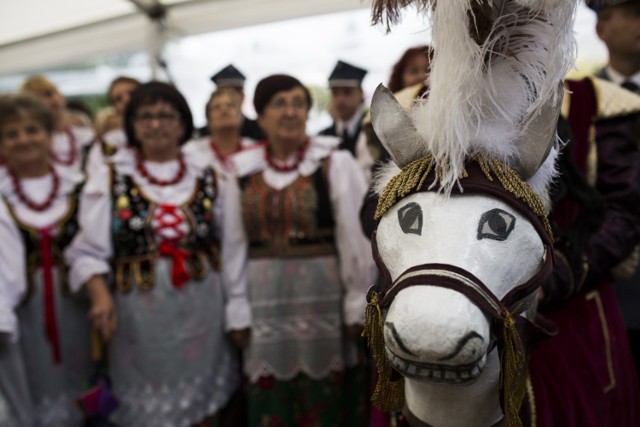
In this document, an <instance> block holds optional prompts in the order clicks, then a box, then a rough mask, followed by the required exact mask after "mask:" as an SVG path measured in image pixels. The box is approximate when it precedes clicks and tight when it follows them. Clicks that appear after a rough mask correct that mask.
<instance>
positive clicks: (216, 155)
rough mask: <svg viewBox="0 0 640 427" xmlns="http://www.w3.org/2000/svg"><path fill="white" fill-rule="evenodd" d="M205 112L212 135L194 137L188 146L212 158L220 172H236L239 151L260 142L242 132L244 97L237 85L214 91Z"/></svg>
mask: <svg viewBox="0 0 640 427" xmlns="http://www.w3.org/2000/svg"><path fill="white" fill-rule="evenodd" d="M205 113H206V115H207V124H208V128H209V134H210V136H207V137H204V138H200V139H198V140H196V141H193V142H192V143H190V144H189V145H188V146H187V147H185V149H186V150H188V151H192V150H193V151H195V152H197V153H198V155H199V156H204V157H208V158H210V163H211V164H213V166H214V168H215V169H216V170H217V171H218V172H220V173H225V174H229V175H233V176H235V175H237V168H236V166H235V159H236V157H237V155H238V154H239V153H240V152H242V151H243V150H247V149H250V148H255V147H256V146H257V145H256V141H254V140H253V139H251V138H247V137H243V136H241V135H240V130H241V128H242V120H243V118H242V97H241V96H240V94H239V93H238V91H237V90H236V89H234V88H230V87H223V88H220V89H218V90H216V91H215V92H213V93H212V94H211V97H210V98H209V102H207V106H206V109H205Z"/></svg>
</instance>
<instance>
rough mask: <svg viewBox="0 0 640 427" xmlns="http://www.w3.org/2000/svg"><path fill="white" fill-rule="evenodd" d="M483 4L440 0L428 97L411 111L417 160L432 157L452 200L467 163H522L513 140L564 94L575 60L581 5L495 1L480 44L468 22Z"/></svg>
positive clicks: (555, 0) (558, 0) (553, 0)
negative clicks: (472, 159)
mask: <svg viewBox="0 0 640 427" xmlns="http://www.w3.org/2000/svg"><path fill="white" fill-rule="evenodd" d="M477 1H479V0H440V1H438V4H437V6H436V7H435V10H434V12H433V14H432V15H431V17H432V35H433V44H434V49H435V55H434V58H433V60H432V62H431V74H430V77H429V82H428V84H429V87H430V90H429V93H428V96H427V97H426V98H425V99H423V100H421V101H420V102H418V103H416V105H415V106H414V108H413V109H412V112H411V116H412V119H413V122H414V123H415V126H416V129H417V131H418V133H419V135H420V141H419V142H418V144H419V145H417V146H416V158H417V157H420V156H422V155H424V154H426V153H430V154H431V155H433V157H434V159H435V160H436V162H437V164H438V165H439V166H440V168H439V170H441V171H443V173H442V176H440V177H439V178H440V182H441V184H442V186H443V188H444V191H445V192H446V193H449V192H450V190H451V188H452V187H453V186H454V185H455V184H456V181H457V178H458V177H459V176H460V172H461V171H462V168H463V166H464V159H465V157H466V156H473V155H477V154H485V155H489V156H492V157H495V158H497V159H499V160H500V161H502V162H503V163H505V164H506V165H508V166H515V165H516V164H517V162H518V160H519V159H518V150H517V148H516V146H515V145H514V144H513V141H515V140H517V139H518V138H522V137H523V135H524V134H526V132H527V127H528V124H529V123H530V122H531V121H532V120H533V119H534V117H535V115H536V114H538V112H539V111H540V110H541V109H542V106H543V105H544V104H545V103H546V102H548V100H549V99H550V98H553V97H557V96H560V95H561V94H559V93H558V92H557V87H558V82H560V81H561V80H562V79H563V78H564V76H565V74H566V73H567V71H568V70H569V69H570V67H571V66H572V64H573V62H574V58H575V51H576V48H575V41H574V38H573V34H572V19H573V15H574V13H575V3H576V1H577V0H495V1H494V2H493V14H494V19H495V20H494V22H493V26H492V29H491V32H490V34H489V37H488V38H487V40H486V42H485V43H483V44H482V45H478V44H477V43H476V42H475V41H474V40H473V39H472V38H471V37H470V35H469V25H473V23H470V22H469V21H470V19H469V18H468V17H469V14H471V11H472V4H473V2H477ZM550 126H555V123H550ZM540 144H549V141H540Z"/></svg>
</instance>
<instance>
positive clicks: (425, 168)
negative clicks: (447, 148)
mask: <svg viewBox="0 0 640 427" xmlns="http://www.w3.org/2000/svg"><path fill="white" fill-rule="evenodd" d="M433 165H434V162H433V158H432V157H431V156H426V157H423V158H421V159H418V160H414V161H413V162H411V163H409V164H408V165H406V166H405V167H404V168H402V171H401V172H400V173H399V174H398V175H396V176H394V177H393V178H392V179H391V181H389V183H388V184H387V186H386V187H385V188H384V190H383V191H382V195H381V196H380V199H379V200H378V206H377V208H376V213H375V216H374V218H375V219H376V220H378V219H380V218H381V217H382V215H384V214H385V212H387V211H388V210H389V209H390V208H391V206H393V205H395V204H396V202H397V201H398V200H399V199H402V198H403V197H404V196H406V195H407V194H409V193H410V192H411V191H413V190H415V189H417V188H420V187H421V186H422V185H423V184H424V181H425V179H427V176H428V175H429V174H430V173H431V170H432V169H433Z"/></svg>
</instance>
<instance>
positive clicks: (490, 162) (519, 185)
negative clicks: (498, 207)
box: [476, 158, 553, 236]
mask: <svg viewBox="0 0 640 427" xmlns="http://www.w3.org/2000/svg"><path fill="white" fill-rule="evenodd" d="M476 161H477V162H478V163H479V164H480V165H481V167H482V163H486V164H487V166H488V169H490V170H491V171H492V172H493V174H494V175H495V177H496V178H498V181H500V184H502V187H504V189H505V190H507V191H508V192H510V193H511V194H513V195H514V196H515V197H516V198H517V199H519V200H522V201H523V202H525V203H526V204H527V205H528V206H529V208H530V209H531V210H532V211H533V213H534V214H536V215H537V217H538V218H539V219H540V221H541V222H542V225H543V226H544V229H545V230H546V231H547V233H548V234H549V236H553V232H552V231H551V224H549V219H548V218H547V214H546V212H545V209H544V204H543V203H542V200H541V199H540V197H539V196H538V195H537V194H536V193H535V192H534V191H533V190H532V189H531V187H530V186H529V184H527V183H526V182H525V181H523V180H522V179H521V178H520V176H519V175H518V174H517V172H516V171H514V170H513V169H511V168H509V167H507V166H505V165H504V164H503V163H501V162H499V161H498V160H496V159H483V158H478V159H476ZM483 170H484V169H483Z"/></svg>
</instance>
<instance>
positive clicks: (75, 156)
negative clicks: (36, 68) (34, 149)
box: [20, 76, 95, 170]
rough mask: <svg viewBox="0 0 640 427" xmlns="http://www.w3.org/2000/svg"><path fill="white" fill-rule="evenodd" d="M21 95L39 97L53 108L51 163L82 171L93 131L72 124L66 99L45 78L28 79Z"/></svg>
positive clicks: (93, 135) (92, 137)
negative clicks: (27, 94)
mask: <svg viewBox="0 0 640 427" xmlns="http://www.w3.org/2000/svg"><path fill="white" fill-rule="evenodd" d="M20 93H30V94H33V95H36V96H38V97H40V98H41V99H42V100H43V101H44V102H45V103H46V104H47V105H48V106H49V108H51V112H52V113H53V117H54V133H53V142H52V145H51V158H52V160H53V161H54V162H55V163H57V164H59V165H61V166H65V167H70V168H73V169H75V170H83V169H84V166H85V160H86V157H87V154H88V152H89V148H90V147H91V143H92V142H93V139H94V137H95V133H94V131H93V129H91V128H89V127H82V126H74V125H72V124H71V121H70V119H69V114H68V112H67V108H66V105H67V104H66V101H65V98H64V96H63V95H62V94H61V93H60V91H59V90H58V88H57V87H56V85H54V84H53V83H52V82H51V81H49V80H48V79H47V78H46V77H44V76H32V77H29V78H28V79H27V80H25V81H24V83H22V86H20Z"/></svg>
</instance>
